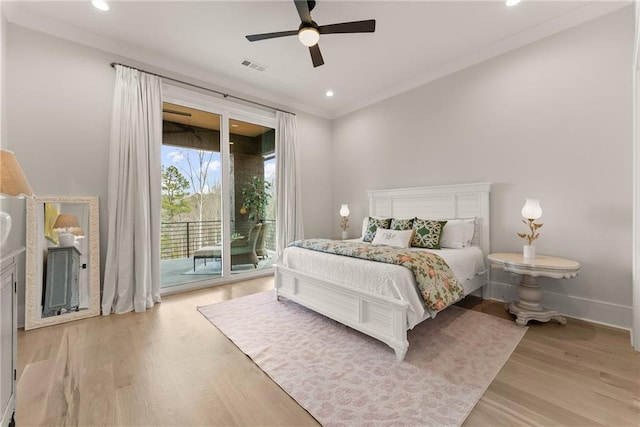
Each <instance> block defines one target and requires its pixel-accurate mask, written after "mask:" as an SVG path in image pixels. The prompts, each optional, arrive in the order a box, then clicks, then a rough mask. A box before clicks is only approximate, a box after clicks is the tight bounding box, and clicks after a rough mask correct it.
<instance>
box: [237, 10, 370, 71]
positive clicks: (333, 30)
mask: <svg viewBox="0 0 640 427" xmlns="http://www.w3.org/2000/svg"><path fill="white" fill-rule="evenodd" d="M293 2H294V3H295V5H296V9H297V10H298V15H300V21H301V23H300V27H299V28H298V29H297V30H291V31H279V32H276V33H264V34H252V35H249V36H246V37H247V40H249V41H250V42H255V41H259V40H266V39H273V38H276V37H286V36H295V35H296V34H297V35H298V39H300V42H301V43H302V44H303V45H305V46H308V47H309V52H310V53H311V61H312V62H313V66H314V67H319V66H321V65H322V64H324V59H322V54H321V53H320V47H319V46H318V40H320V34H344V33H373V32H374V31H375V30H376V20H375V19H369V20H367V21H354V22H343V23H340V24H331V25H318V24H316V23H315V21H314V20H313V19H311V11H312V10H313V8H314V7H315V5H316V2H315V0H294V1H293Z"/></svg>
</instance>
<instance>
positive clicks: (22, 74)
mask: <svg viewBox="0 0 640 427" xmlns="http://www.w3.org/2000/svg"><path fill="white" fill-rule="evenodd" d="M8 32H9V42H8V46H7V56H8V67H7V68H8V77H7V78H8V83H9V90H8V91H7V92H6V93H7V104H8V108H7V109H6V110H5V109H3V115H4V111H7V110H8V111H7V116H8V121H9V123H10V127H9V129H8V137H9V139H10V140H11V141H12V143H11V148H12V149H13V150H14V151H15V152H16V155H17V156H18V158H19V159H20V161H21V163H22V166H23V169H24V171H25V174H26V175H27V177H28V179H29V181H30V183H31V186H32V187H33V190H34V192H35V193H36V194H38V195H43V196H44V195H72V196H98V197H100V224H101V225H100V235H101V253H102V259H101V269H102V271H104V268H105V266H104V254H105V253H106V250H105V248H106V232H107V229H106V220H107V212H106V206H107V166H108V165H107V159H108V142H109V128H110V121H111V103H112V96H113V87H114V79H115V72H114V70H113V69H112V68H111V67H110V66H109V64H110V63H111V62H123V63H126V64H129V65H133V66H142V67H143V68H146V69H148V70H149V71H153V72H162V70H159V69H157V68H154V67H152V66H145V64H141V63H139V62H136V61H135V60H128V59H126V58H122V57H118V56H116V55H113V54H110V53H107V52H104V51H100V50H97V49H94V48H90V47H86V46H83V45H80V44H76V43H73V42H69V41H65V40H62V39H59V38H56V37H52V36H49V35H46V34H44V33H40V32H36V31H32V30H29V29H26V28H24V27H21V26H17V25H14V24H8ZM3 40H4V38H3ZM171 77H178V78H180V76H175V75H171ZM195 83H201V82H197V81H196V82H195ZM298 132H299V136H300V145H301V158H302V185H303V192H304V212H305V214H308V216H309V220H307V221H306V226H305V229H306V232H307V234H308V235H325V234H326V233H328V232H329V230H330V229H331V218H330V217H329V216H327V215H326V214H325V212H326V209H327V206H330V204H331V200H332V189H331V186H330V184H329V182H330V181H329V178H327V175H326V172H327V170H330V168H327V167H326V165H323V164H322V163H324V162H326V163H327V164H329V162H330V161H331V152H330V150H331V143H330V135H331V125H330V122H329V121H328V120H325V119H321V118H318V117H314V116H312V115H309V114H304V113H299V114H298ZM319 161H320V162H322V163H318V162H319ZM21 215H22V217H24V210H23V211H22V213H21ZM21 228H22V235H21V236H22V239H21V241H20V242H16V244H22V245H24V224H21ZM101 276H102V274H101ZM19 303H21V304H24V298H22V299H19Z"/></svg>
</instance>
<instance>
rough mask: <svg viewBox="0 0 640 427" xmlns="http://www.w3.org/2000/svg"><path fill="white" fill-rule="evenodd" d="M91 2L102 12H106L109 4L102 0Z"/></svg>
mask: <svg viewBox="0 0 640 427" xmlns="http://www.w3.org/2000/svg"><path fill="white" fill-rule="evenodd" d="M91 4H92V5H93V7H95V8H96V9H99V10H102V11H103V12H106V11H108V10H109V4H108V3H107V2H106V1H104V0H93V1H92V2H91Z"/></svg>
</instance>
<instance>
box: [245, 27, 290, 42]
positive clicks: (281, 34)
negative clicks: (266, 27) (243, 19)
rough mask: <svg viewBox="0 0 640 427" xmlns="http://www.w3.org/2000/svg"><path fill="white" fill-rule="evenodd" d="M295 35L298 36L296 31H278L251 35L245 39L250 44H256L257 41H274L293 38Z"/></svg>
mask: <svg viewBox="0 0 640 427" xmlns="http://www.w3.org/2000/svg"><path fill="white" fill-rule="evenodd" d="M296 34H298V30H291V31H279V32H277V33H264V34H252V35H249V36H245V37H247V40H249V41H250V42H257V41H259V40H266V39H275V38H276V37H286V36H295V35H296Z"/></svg>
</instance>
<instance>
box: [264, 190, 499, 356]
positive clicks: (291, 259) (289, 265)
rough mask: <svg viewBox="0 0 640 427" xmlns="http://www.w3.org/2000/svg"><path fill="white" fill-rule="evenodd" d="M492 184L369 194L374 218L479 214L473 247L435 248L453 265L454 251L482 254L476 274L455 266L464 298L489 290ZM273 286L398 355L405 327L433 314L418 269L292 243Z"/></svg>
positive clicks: (471, 255) (473, 256) (404, 346)
mask: <svg viewBox="0 0 640 427" xmlns="http://www.w3.org/2000/svg"><path fill="white" fill-rule="evenodd" d="M490 188H491V184H489V183H474V184H456V185H444V186H432V187H419V188H403V189H392V190H372V191H368V192H367V194H368V197H369V216H370V217H386V218H414V217H417V218H428V219H449V220H451V219H474V223H475V228H474V234H473V238H472V240H471V245H470V246H469V247H467V248H462V249H449V250H445V249H442V250H440V251H435V252H436V253H438V254H439V255H442V256H443V258H444V259H445V261H447V262H448V263H449V260H448V259H451V257H452V256H453V257H454V258H455V257H459V258H461V259H463V261H461V262H462V264H464V263H469V261H468V260H469V259H475V260H476V261H473V262H472V263H475V264H476V267H478V266H477V263H478V261H477V260H478V259H479V260H480V261H479V262H480V264H481V266H482V267H480V268H476V269H475V271H474V272H473V273H469V271H468V270H467V271H465V272H463V273H460V267H459V266H457V267H456V268H455V269H454V268H453V267H452V270H456V271H454V273H455V275H456V278H457V279H458V282H460V283H461V285H462V288H463V289H464V296H466V295H469V294H471V293H474V294H476V295H479V296H483V293H484V292H485V291H484V289H485V285H486V284H487V275H488V272H487V269H486V268H485V265H486V256H487V255H488V254H489V248H490V241H489V236H490V229H489V226H490V209H489V194H490ZM445 252H451V254H449V255H444V254H445ZM463 252H466V254H464V255H463ZM467 254H469V255H467ZM465 260H467V261H465ZM452 263H454V264H455V262H453V261H452ZM476 273H478V274H476ZM459 275H460V276H461V277H458V276H459ZM385 286H386V288H385ZM275 287H276V294H277V297H278V298H280V297H285V298H287V299H289V300H292V301H295V302H296V303H298V304H301V305H303V306H305V307H307V308H310V309H312V310H314V311H316V312H318V313H321V314H323V315H325V316H327V317H329V318H332V319H334V320H336V321H338V322H340V323H343V324H344V325H347V326H349V327H351V328H353V329H356V330H358V331H360V332H362V333H364V334H367V335H369V336H371V337H374V338H376V339H378V340H380V341H382V342H384V343H386V344H387V345H389V346H390V347H391V348H392V349H393V350H394V351H395V354H396V357H397V359H398V360H399V361H402V360H403V359H404V357H405V355H406V353H407V350H408V348H409V342H408V340H407V330H409V329H411V328H413V327H414V326H415V325H417V324H418V323H420V322H422V321H425V320H427V319H429V318H430V317H431V315H430V314H429V313H428V312H427V311H425V310H424V309H422V310H420V306H421V305H423V302H422V297H421V296H420V295H419V294H418V291H417V290H416V284H415V279H414V278H413V273H411V271H409V270H408V269H406V268H405V267H402V266H399V265H389V264H383V263H378V262H374V261H367V260H362V259H356V258H349V257H344V256H340V255H332V254H327V253H323V252H315V251H312V250H309V249H303V248H298V247H288V248H286V249H285V251H284V253H283V254H282V256H281V257H280V259H279V260H278V262H277V263H276V264H275ZM385 289H386V291H385Z"/></svg>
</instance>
